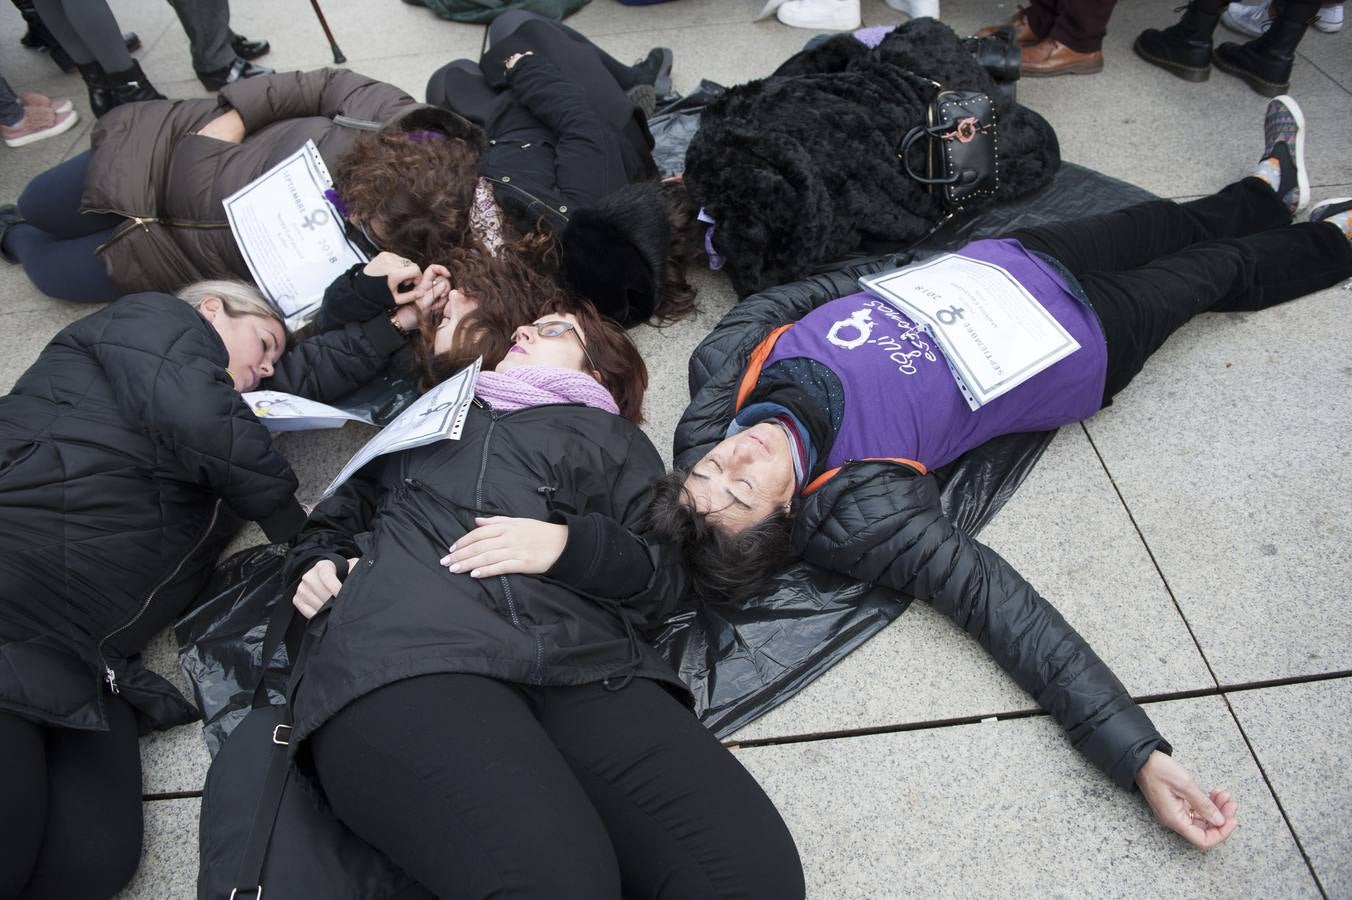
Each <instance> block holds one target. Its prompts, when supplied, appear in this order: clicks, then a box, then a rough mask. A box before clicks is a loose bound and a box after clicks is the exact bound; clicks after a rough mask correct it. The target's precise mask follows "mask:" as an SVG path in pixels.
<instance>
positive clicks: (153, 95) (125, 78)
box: [108, 61, 166, 106]
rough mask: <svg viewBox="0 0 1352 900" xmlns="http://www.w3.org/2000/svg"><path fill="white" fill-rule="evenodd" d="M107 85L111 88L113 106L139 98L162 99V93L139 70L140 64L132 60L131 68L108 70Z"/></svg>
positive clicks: (138, 99)
mask: <svg viewBox="0 0 1352 900" xmlns="http://www.w3.org/2000/svg"><path fill="white" fill-rule="evenodd" d="M108 86H109V87H110V88H111V89H112V92H113V100H114V103H113V105H114V106H121V105H122V104H123V103H136V102H138V101H140V100H164V99H166V98H165V96H164V95H163V94H161V93H160V92H159V91H157V90H155V86H154V85H153V84H151V83H150V79H148V78H146V73H145V72H142V71H141V64H140V63H139V62H136V61H133V62H132V64H131V68H130V69H127V70H126V71H123V72H109V73H108Z"/></svg>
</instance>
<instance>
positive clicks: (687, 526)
mask: <svg viewBox="0 0 1352 900" xmlns="http://www.w3.org/2000/svg"><path fill="white" fill-rule="evenodd" d="M686 475H687V473H685V472H682V471H680V470H679V469H677V470H674V471H672V472H669V473H667V474H666V475H663V476H662V477H661V478H659V479H658V481H657V483H656V484H655V485H654V486H653V499H652V503H651V504H650V505H649V507H648V512H647V515H646V517H645V520H644V522H643V525H642V531H643V532H644V534H645V536H646V537H648V539H649V540H656V541H662V542H666V543H672V544H678V545H680V547H681V549H682V550H683V551H684V552H685V560H686V568H687V569H688V570H689V576H690V586H691V590H692V591H693V592H694V594H695V596H697V597H698V598H699V599H700V600H702V601H704V602H706V603H718V602H725V603H736V602H738V601H741V600H745V599H746V598H747V597H749V596H751V595H752V594H754V593H755V592H756V590H757V589H759V588H761V587H764V585H765V583H766V580H767V579H769V577H770V576H771V575H773V574H774V573H775V572H777V571H779V570H780V569H782V568H783V567H784V566H786V565H788V564H789V563H790V562H791V561H792V560H793V558H794V553H793V544H792V541H791V536H792V532H793V512H792V511H789V512H784V511H782V510H781V511H777V512H775V513H774V514H773V515H771V516H768V517H767V518H765V519H762V520H761V521H759V522H757V523H756V524H755V525H752V526H751V527H750V528H747V529H745V530H744V531H742V532H740V533H737V534H733V533H731V532H729V531H727V530H725V529H722V528H719V527H717V526H716V525H715V524H713V523H712V522H710V521H709V517H708V516H707V515H705V514H704V513H700V512H696V511H695V507H694V503H693V500H692V498H691V497H690V493H689V491H687V490H686V488H685V480H686Z"/></svg>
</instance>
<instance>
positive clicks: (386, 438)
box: [324, 357, 483, 497]
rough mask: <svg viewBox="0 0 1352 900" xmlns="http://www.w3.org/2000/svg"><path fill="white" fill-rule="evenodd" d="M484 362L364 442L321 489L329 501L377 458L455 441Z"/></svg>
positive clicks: (452, 379)
mask: <svg viewBox="0 0 1352 900" xmlns="http://www.w3.org/2000/svg"><path fill="white" fill-rule="evenodd" d="M482 365H483V358H482V357H480V358H479V359H476V360H475V361H474V363H473V364H472V365H468V366H465V368H463V369H461V370H460V371H459V372H457V373H455V374H454V375H453V376H451V377H450V378H448V379H446V380H445V381H443V382H442V383H441V384H439V385H437V386H436V387H434V388H432V390H430V391H428V392H427V393H425V394H423V395H422V396H421V397H419V398H418V399H417V400H415V401H413V403H412V404H411V405H410V406H409V408H408V409H406V410H404V411H403V412H401V413H400V414H399V416H398V417H397V418H396V419H395V420H394V421H393V422H391V423H390V424H388V425H386V426H385V427H384V428H382V429H381V430H380V433H379V434H377V435H376V436H375V437H373V438H371V440H369V441H367V442H366V446H364V447H362V448H361V449H360V450H358V451H357V452H356V454H354V455H353V457H352V458H351V459H350V460H348V461H347V465H345V466H343V470H342V471H341V472H339V473H338V477H336V478H334V479H333V482H332V483H331V484H330V485H329V486H328V487H327V488H325V489H324V496H325V497H328V496H329V495H330V494H332V493H333V492H334V491H336V490H338V486H339V485H341V484H342V483H343V482H344V481H347V480H348V479H349V478H351V477H352V475H353V473H354V472H356V471H357V470H358V469H360V468H361V467H362V466H364V465H366V464H367V463H368V462H370V461H371V460H373V459H375V458H376V457H377V456H383V455H384V454H386V453H398V452H399V451H400V450H408V449H410V448H413V447H421V446H423V445H424V444H431V443H434V442H436V441H458V440H460V434H461V432H462V431H464V429H465V418H466V417H467V416H468V415H469V405H470V403H472V402H473V401H474V385H475V383H476V382H477V381H478V380H479V368H480V367H481V366H482Z"/></svg>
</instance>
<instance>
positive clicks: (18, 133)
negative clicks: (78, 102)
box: [0, 77, 80, 147]
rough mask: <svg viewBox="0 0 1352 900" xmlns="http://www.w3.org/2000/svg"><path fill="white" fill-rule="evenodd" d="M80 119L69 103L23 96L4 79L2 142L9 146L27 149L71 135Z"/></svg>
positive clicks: (0, 120)
mask: <svg viewBox="0 0 1352 900" xmlns="http://www.w3.org/2000/svg"><path fill="white" fill-rule="evenodd" d="M78 121H80V116H79V114H78V113H76V112H75V110H74V108H73V107H72V105H71V102H70V101H69V100H66V99H60V100H52V99H51V98H50V97H44V96H43V95H42V94H24V95H22V96H21V95H19V94H16V93H15V92H14V89H13V88H12V87H10V85H9V82H8V81H6V80H5V79H4V78H3V77H0V138H3V139H4V142H5V144H6V146H9V147H26V146H27V145H29V144H33V143H36V142H38V141H42V140H46V139H47V138H50V137H56V136H57V135H59V134H63V133H64V132H67V131H69V130H70V129H71V128H72V127H74V125H75V123H76V122H78Z"/></svg>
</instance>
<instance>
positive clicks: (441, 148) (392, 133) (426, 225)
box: [334, 129, 479, 264]
mask: <svg viewBox="0 0 1352 900" xmlns="http://www.w3.org/2000/svg"><path fill="white" fill-rule="evenodd" d="M478 165H479V150H478V148H477V147H475V146H473V145H472V144H470V143H468V142H467V141H464V140H462V139H460V138H446V139H444V140H414V139H411V138H410V137H409V134H408V133H407V132H402V131H398V130H394V129H385V130H382V131H378V132H374V133H368V134H363V135H361V136H359V137H358V138H357V139H356V141H355V142H353V144H352V149H351V150H349V151H348V152H347V154H346V155H344V157H343V159H342V161H341V162H340V163H339V164H338V168H337V170H336V171H335V172H334V178H335V185H336V187H337V190H338V195H339V196H340V197H341V198H342V202H343V205H344V206H345V207H347V217H348V219H349V221H352V222H354V223H361V224H362V225H363V226H364V227H366V229H367V230H368V231H369V230H370V227H371V225H372V223H376V222H378V223H380V228H381V232H382V233H381V240H380V243H381V247H380V249H382V250H389V251H390V252H392V253H398V254H400V255H401V256H406V257H408V258H409V259H412V260H416V261H418V262H420V263H423V264H426V263H429V262H434V261H436V260H439V259H441V258H443V257H445V256H446V255H447V254H448V253H450V252H451V251H452V250H454V249H455V248H457V247H462V246H467V245H473V244H474V243H475V240H474V238H473V237H472V236H471V235H470V233H469V210H470V206H471V204H472V203H473V201H474V187H475V184H476V183H477V181H478V177H479V176H478Z"/></svg>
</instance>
